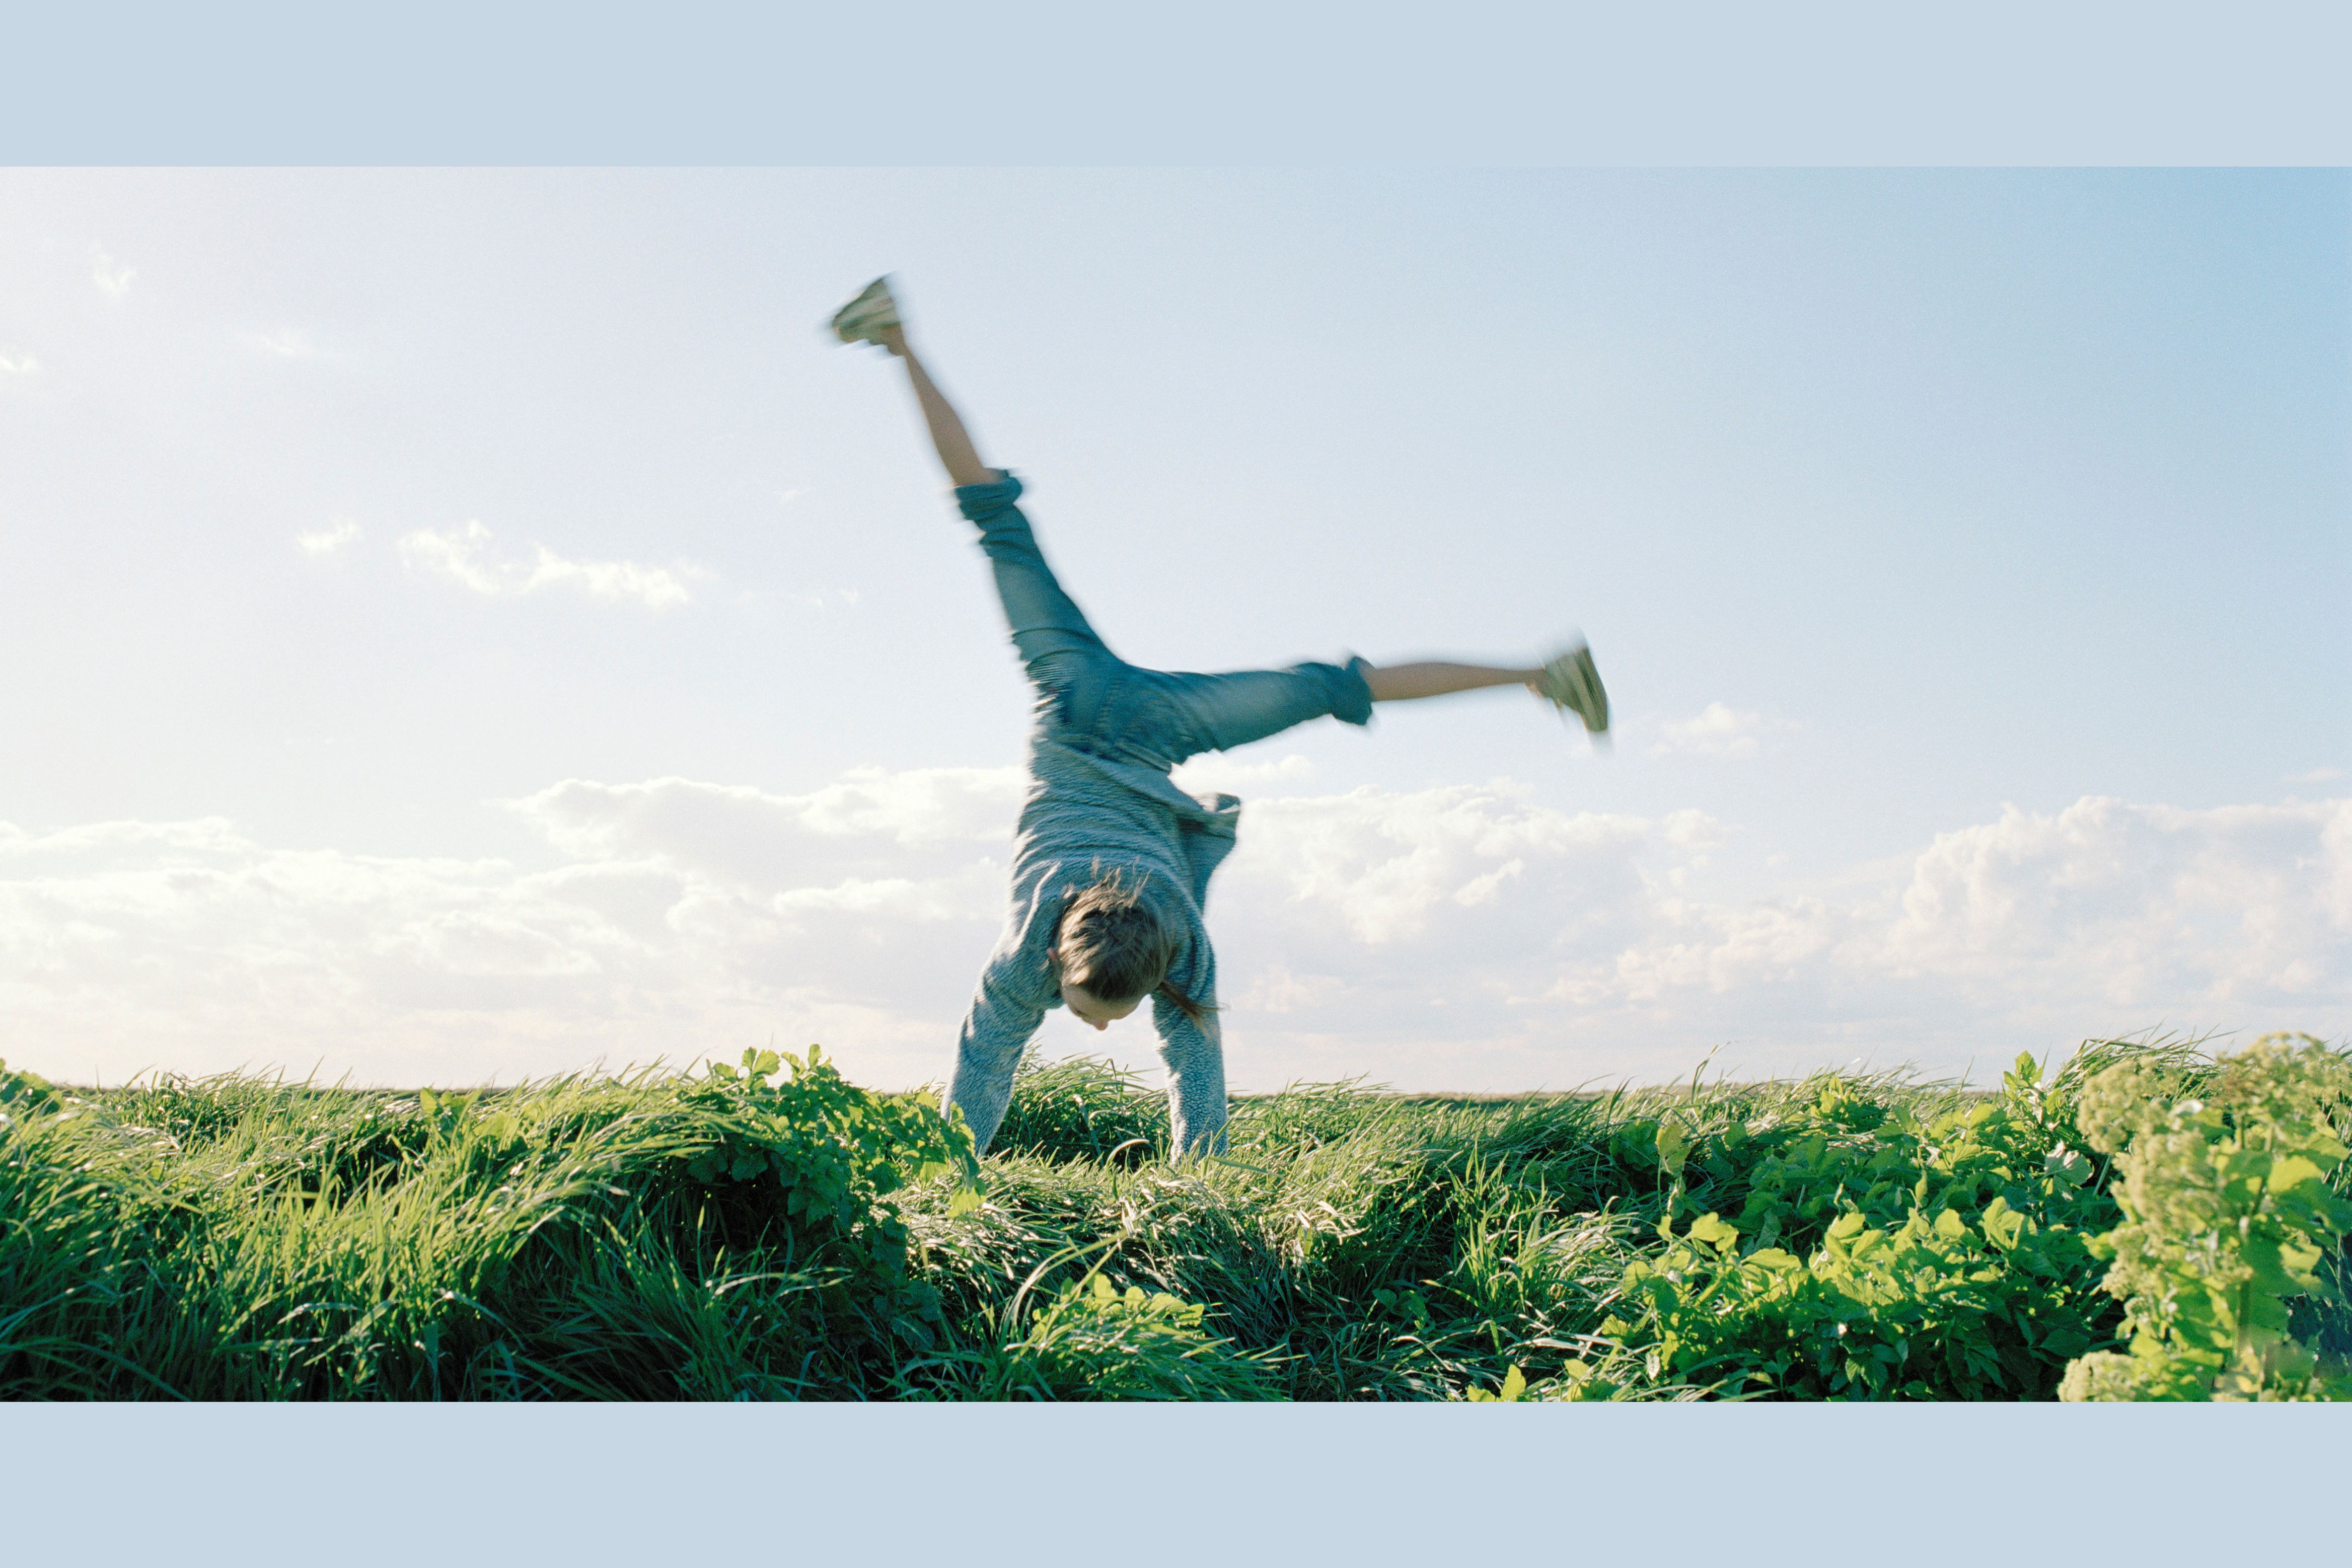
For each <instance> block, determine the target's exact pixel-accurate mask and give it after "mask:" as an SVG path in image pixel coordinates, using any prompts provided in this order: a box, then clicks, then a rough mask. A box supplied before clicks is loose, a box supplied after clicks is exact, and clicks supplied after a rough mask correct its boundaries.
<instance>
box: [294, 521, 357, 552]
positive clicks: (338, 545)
mask: <svg viewBox="0 0 2352 1568" xmlns="http://www.w3.org/2000/svg"><path fill="white" fill-rule="evenodd" d="M359 538H360V525H359V522H358V520H357V519H356V518H352V517H332V518H330V519H328V523H327V526H326V527H325V528H319V529H315V530H313V531H312V532H310V533H302V534H296V535H295V536H294V542H295V543H296V544H297V545H299V546H300V547H301V549H302V553H303V554H304V555H307V556H311V557H314V558H316V557H321V556H331V555H338V554H341V552H342V551H344V550H346V549H350V548H351V547H352V545H355V544H357V543H358V542H359Z"/></svg>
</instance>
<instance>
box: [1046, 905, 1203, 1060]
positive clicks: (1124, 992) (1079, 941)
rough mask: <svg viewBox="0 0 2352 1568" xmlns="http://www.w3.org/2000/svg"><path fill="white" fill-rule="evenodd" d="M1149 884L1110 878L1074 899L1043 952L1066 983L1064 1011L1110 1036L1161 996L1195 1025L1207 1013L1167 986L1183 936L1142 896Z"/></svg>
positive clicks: (1180, 929)
mask: <svg viewBox="0 0 2352 1568" xmlns="http://www.w3.org/2000/svg"><path fill="white" fill-rule="evenodd" d="M1145 883H1146V879H1145V878H1144V877H1141V876H1139V875H1135V874H1132V873H1119V872H1117V871H1113V872H1111V873H1108V874H1107V875H1104V876H1102V877H1100V878H1098V879H1097V881H1096V882H1095V883H1093V885H1091V886H1089V887H1087V888H1085V889H1083V890H1081V891H1080V892H1079V893H1078V894H1076V895H1075V896H1073V897H1072V898H1071V900H1070V902H1069V903H1068V904H1066V906H1064V908H1063V910H1062V920H1061V925H1060V926H1059V927H1058V929H1057V930H1056V931H1055V938H1054V945H1053V946H1051V947H1048V948H1047V949H1046V950H1045V957H1046V959H1047V960H1048V961H1049V962H1050V963H1052V964H1053V966H1054V967H1055V972H1056V973H1057V974H1058V975H1059V977H1060V978H1061V982H1062V1005H1063V1006H1064V1007H1066V1008H1068V1009H1070V1015H1071V1016H1072V1017H1073V1018H1076V1019H1078V1020H1079V1021H1080V1022H1082V1023H1087V1024H1090V1025H1092V1026H1093V1027H1094V1028H1096V1029H1108V1028H1109V1027H1110V1026H1111V1025H1112V1024H1114V1023H1116V1022H1118V1020H1119V1019H1123V1018H1125V1017H1127V1016H1128V1015H1129V1013H1131V1012H1133V1011H1135V1009H1137V1008H1139V1007H1140V1006H1142V1005H1143V998H1146V997H1148V996H1150V995H1151V994H1152V993H1153V992H1155V991H1157V992H1159V993H1160V994H1161V995H1163V996H1166V997H1168V998H1170V999H1171V1000H1172V1001H1173V1002H1175V1004H1176V1005H1177V1006H1178V1007H1180V1008H1182V1009H1184V1011H1185V1012H1186V1013H1187V1014H1188V1015H1190V1016H1191V1017H1192V1018H1193V1019H1195V1020H1196V1021H1197V1020H1198V1019H1200V1018H1201V1017H1202V1014H1203V1012H1204V1011H1205V1009H1202V1008H1201V1007H1200V1006H1199V1004H1197V1003H1195V1002H1194V1001H1193V1000H1192V998H1190V997H1187V996H1185V995H1184V994H1183V993H1182V992H1181V991H1179V990H1177V989H1176V988H1175V987H1173V986H1171V985H1170V984H1169V983H1168V967H1169V965H1170V964H1171V963H1173V962H1174V961H1175V958H1176V953H1177V950H1178V948H1179V947H1180V946H1181V945H1182V943H1183V940H1184V936H1185V933H1184V928H1183V927H1182V926H1181V925H1179V924H1178V923H1177V922H1176V920H1175V919H1173V918H1172V917H1171V915H1169V914H1168V912H1167V911H1165V910H1164V909H1162V908H1161V907H1160V902H1159V901H1158V900H1155V899H1148V898H1146V897H1144V896H1143V893H1144V887H1145Z"/></svg>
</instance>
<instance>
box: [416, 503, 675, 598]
mask: <svg viewBox="0 0 2352 1568" xmlns="http://www.w3.org/2000/svg"><path fill="white" fill-rule="evenodd" d="M489 546H490V530H489V529H488V528H486V527H484V526H483V524H482V523H481V522H480V521H479V520H478V519H476V520H469V521H467V522H466V523H464V524H462V525H460V526H459V527H457V528H447V529H443V530H440V531H438V532H436V531H435V530H434V529H431V528H419V529H418V530H416V531H415V533H412V534H409V535H408V536H406V537H405V538H403V539H402V540H401V541H400V559H401V560H402V562H403V563H404V565H406V566H407V567H409V568H410V569H411V570H416V571H423V572H425V573H428V574H430V575H433V576H437V577H446V578H447V579H449V580H451V581H453V582H457V583H458V584H460V585H462V586H464V587H466V588H468V589H471V590H472V591H475V592H476V593H480V594H486V595H488V597H490V598H493V599H517V598H520V597H521V596H523V595H525V594H530V593H538V592H541V591H545V590H548V589H563V590H569V591H573V592H579V593H584V594H586V595H588V597H589V598H591V599H605V600H630V601H635V602H636V603H639V604H642V605H644V606H645V607H646V609H648V610H670V609H674V608H676V607H677V606H678V605H681V604H684V603H687V602H688V601H690V600H692V599H693V597H694V595H693V592H692V591H691V590H690V589H688V586H687V580H688V579H689V578H693V577H698V576H703V575H706V574H704V573H702V572H700V571H699V570H698V569H696V568H693V567H686V566H681V567H678V568H676V569H674V570H673V569H670V568H667V567H654V566H641V565H639V564H638V563H637V562H635V561H633V560H566V559H564V558H563V557H562V556H560V555H557V554H556V553H555V552H554V551H553V550H551V549H548V548H547V547H546V546H545V545H539V546H536V547H534V549H535V553H534V555H533V558H532V559H530V560H529V561H520V560H492V559H488V554H487V552H488V549H489Z"/></svg>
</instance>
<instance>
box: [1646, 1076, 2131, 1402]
mask: <svg viewBox="0 0 2352 1568" xmlns="http://www.w3.org/2000/svg"><path fill="white" fill-rule="evenodd" d="M2083 1082H2084V1071H2083V1070H2074V1071H2064V1072H2061V1073H2060V1074H2059V1075H2057V1077H2056V1078H2055V1079H2054V1080H2053V1082H2050V1083H2048V1084H2046V1085H2045V1084H2044V1083H2043V1082H2042V1073H2041V1071H2040V1070H2039V1069H2038V1067H2037V1066H2036V1064H2035V1062H2034V1061H2033V1059H2032V1057H2030V1056H2024V1057H2020V1058H2019V1059H2018V1061H2017V1064H2016V1066H2015V1068H2014V1069H2013V1070H2012V1071H2011V1072H2010V1073H2008V1074H2007V1075H2006V1076H2005V1077H2004V1078H2003V1080H2002V1089H2001V1093H2000V1096H1999V1098H1997V1099H1992V1100H1986V1101H1979V1102H1978V1103H1973V1104H1969V1103H1952V1104H1948V1105H1944V1106H1940V1107H1937V1106H1932V1105H1931V1106H1929V1107H1927V1108H1926V1109H1925V1110H1924V1111H1923V1110H1922V1108H1920V1107H1917V1106H1914V1105H1906V1104H1901V1103H1898V1104H1895V1105H1893V1106H1888V1105H1885V1104H1883V1103H1875V1102H1874V1101H1873V1100H1871V1099H1868V1098H1865V1097H1864V1096H1863V1095H1861V1094H1859V1093H1858V1092H1856V1087H1855V1085H1853V1083H1852V1082H1849V1081H1845V1080H1840V1079H1832V1080H1828V1081H1826V1082H1822V1083H1820V1085H1819V1087H1818V1092H1816V1093H1815V1094H1814V1095H1813V1096H1812V1099H1811V1104H1810V1105H1805V1104H1802V1103H1800V1105H1799V1106H1798V1107H1795V1108H1794V1109H1795V1114H1793V1115H1790V1116H1787V1117H1785V1118H1784V1119H1782V1120H1780V1121H1779V1122H1778V1123H1777V1124H1774V1125H1771V1126H1769V1127H1763V1128H1756V1127H1751V1126H1749V1125H1748V1124H1746V1123H1745V1122H1744V1121H1739V1120H1735V1121H1733V1122H1731V1123H1730V1124H1728V1125H1727V1126H1726V1127H1725V1128H1724V1129H1723V1131H1722V1133H1721V1134H1719V1135H1718V1136H1717V1138H1715V1139H1713V1140H1711V1141H1710V1145H1711V1146H1710V1145H1702V1144H1701V1143H1699V1142H1698V1141H1696V1140H1694V1139H1692V1138H1691V1136H1690V1135H1689V1134H1688V1133H1687V1132H1686V1131H1685V1129H1683V1128H1682V1127H1681V1126H1680V1125H1679V1124H1675V1123H1673V1122H1671V1121H1670V1122H1668V1123H1665V1124H1662V1126H1661V1130H1660V1132H1659V1133H1658V1134H1656V1142H1657V1145H1658V1148H1659V1151H1660V1155H1661V1161H1662V1168H1663V1169H1664V1171H1665V1172H1666V1173H1667V1175H1668V1176H1669V1179H1670V1181H1671V1183H1672V1189H1671V1194H1670V1201H1669V1202H1668V1204H1667V1206H1666V1209H1665V1212H1664V1214H1662V1215H1661V1216H1660V1218H1659V1219H1658V1222H1657V1236H1658V1239H1659V1240H1660V1242H1661V1243H1662V1244H1663V1246H1662V1249H1660V1251H1659V1252H1657V1253H1656V1254H1655V1255H1654V1256H1650V1257H1643V1258H1637V1259H1635V1260H1633V1262H1631V1263H1630V1264H1628V1265H1627V1267H1626V1270H1625V1273H1624V1280H1623V1283H1622V1302H1621V1303H1620V1305H1619V1306H1618V1308H1617V1310H1616V1312H1614V1313H1612V1316H1611V1317H1610V1319H1609V1320H1608V1321H1607V1322H1604V1323H1603V1324H1602V1325H1601V1333H1602V1335H1603V1336H1604V1338H1606V1339H1609V1340H1611V1341H1612V1342H1614V1343H1617V1344H1619V1345H1621V1346H1622V1347H1623V1348H1625V1349H1627V1350H1630V1351H1633V1352H1636V1353H1638V1354H1640V1355H1641V1357H1642V1359H1643V1368H1644V1371H1645V1373H1646V1374H1647V1375H1648V1376H1649V1377H1651V1378H1652V1379H1659V1378H1664V1377H1668V1376H1672V1377H1676V1378H1681V1379H1685V1380H1688V1381H1690V1382H1693V1383H1696V1384H1701V1385H1711V1386H1713V1387H1715V1388H1717V1390H1718V1391H1720V1392H1721V1393H1723V1394H1726V1395H1744V1396H1759V1395H1762V1396H1777V1397H1782V1398H1800V1399H1884V1398H1912V1399H1950V1398H1959V1399H1988V1398H1990V1399H2013V1398H2047V1397H2048V1396H2050V1393H2051V1392H2052V1390H2053V1389H2054V1387H2055V1386H2056V1384H2057V1381H2058V1378H2059V1376H2060V1375H2062V1373H2063V1368H2064V1366H2065V1364H2067V1362H2068V1361H2069V1360H2070V1359H2071V1358H2073V1357H2075V1356H2079V1355H2081V1354H2083V1353H2084V1352H2085V1351H2087V1350H2089V1349H2090V1348H2091V1347H2092V1346H2093V1345H2095V1344H2097V1343H2102V1342H2103V1341H2105V1339H2106V1338H2107V1337H2108V1331H2107V1327H2106V1324H2107V1321H2108V1320H2109V1319H2110V1318H2111V1316H2112V1304H2111V1303H2109V1302H2107V1301H2105V1300H2104V1299H2102V1298H2101V1297H2099V1296H2098V1295H2097V1294H2096V1293H2095V1291H2094V1290H2093V1289H2092V1285H2091V1280H2090V1277H2089V1276H2090V1272H2091V1270H2090V1267H2089V1261H2088V1260H2089V1252H2088V1250H2087V1245H2086V1236H2087V1234H2088V1233H2089V1232H2090V1231H2092V1230H2094V1229H2095V1228H2098V1227H2099V1226H2101V1225H2102V1224H2104V1223H2105V1220H2106V1219H2108V1218H2111V1217H2112V1216H2113V1213H2114V1209H2113V1206H2112V1205H2111V1204H2110V1203H2109V1202H2108V1200H2107V1199H2106V1198H2105V1196H2104V1195H2103V1194H2102V1193H2101V1192H2100V1191H2099V1190H2098V1189H2097V1186H2096V1185H2095V1183H2094V1182H2093V1181H2092V1179H2091V1178H2092V1176H2093V1171H2092V1166H2091V1162H2090V1160H2089V1159H2088V1158H2087V1157H2086V1156H2084V1155H2083V1154H2082V1152H2081V1151H2080V1150H2078V1149H2075V1148H2074V1147H2073V1146H2072V1145H2071V1143H2070V1142H2069V1140H2070V1139H2072V1138H2074V1135H2075V1134H2074V1125H2073V1118H2072V1108H2073V1101H2074V1096H2075V1094H2076V1093H2078V1092H2080V1089H2081V1086H2082V1083H2083ZM1695 1165H1696V1166H1701V1167H1704V1168H1706V1170H1707V1171H1708V1173H1709V1174H1710V1175H1711V1176H1715V1177H1716V1179H1717V1185H1719V1186H1726V1187H1729V1188H1732V1189H1734V1190H1736V1189H1737V1188H1738V1187H1739V1186H1745V1189H1746V1192H1745V1198H1744V1201H1743V1202H1742V1204H1741V1206H1740V1207H1739V1209H1738V1212H1737V1218H1736V1219H1727V1218H1724V1216H1723V1214H1722V1213H1720V1212H1718V1211H1717V1210H1716V1209H1714V1208H1711V1207H1710V1208H1708V1209H1707V1210H1706V1212H1703V1213H1700V1214H1698V1215H1696V1218H1693V1219H1692V1221H1691V1222H1690V1223H1689V1224H1688V1226H1687V1227H1686V1228H1683V1229H1681V1230H1679V1231H1678V1230H1677V1229H1676V1228H1675V1218H1676V1216H1677V1214H1679V1213H1682V1212H1687V1211H1688V1210H1689V1209H1690V1208H1693V1207H1697V1206H1696V1204H1695V1203H1694V1202H1692V1201H1691V1198H1690V1195H1689V1194H1688V1193H1686V1192H1685V1190H1684V1186H1685V1173H1686V1172H1687V1171H1688V1170H1689V1169H1690V1168H1691V1167H1692V1166H1695ZM1740 1178H1744V1180H1742V1179H1740Z"/></svg>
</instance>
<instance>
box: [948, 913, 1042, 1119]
mask: <svg viewBox="0 0 2352 1568" xmlns="http://www.w3.org/2000/svg"><path fill="white" fill-rule="evenodd" d="M1018 962H1019V958H1018V956H1017V954H1016V955H1004V954H1000V955H999V956H996V957H994V958H992V959H990V960H989V964H988V967H987V968H986V969H984V970H982V972H981V977H980V989H979V991H978V992H977V993H976V994H975V995H974V996H973V997H972V998H971V1011H970V1012H968V1013H966V1014H965V1015H964V1020H963V1037H962V1039H961V1040H960V1041H959V1042H958V1044H957V1047H956V1068H955V1077H954V1079H953V1080H952V1081H950V1083H949V1084H948V1092H947V1097H946V1099H945V1100H944V1101H943V1102H942V1103H941V1104H940V1111H941V1112H942V1113H945V1112H947V1111H948V1110H950V1108H956V1107H961V1110H962V1111H963V1119H964V1124H965V1125H967V1126H969V1127H970V1128H971V1140H972V1146H973V1147H974V1148H976V1149H980V1150H985V1149H986V1148H987V1147H988V1141H989V1140H990V1139H991V1138H993V1137H994V1136H996V1129H997V1127H998V1126H999V1125H1001V1124H1003V1121H1004V1112H1005V1108H1006V1107H1007V1106H1009V1105H1011V1104H1012V1103H1013V1071H1014V1070H1015V1069H1017V1068H1018V1067H1019V1066H1020V1065H1021V1053H1022V1052H1023V1051H1025V1050H1027V1049H1028V1046H1029V1041H1030V1040H1031V1039H1032V1038H1033V1037H1034V1036H1035V1034H1036V1032H1037V1026H1038V1025H1039V1024H1041V1023H1043V1022H1045V1007H1044V1005H1043V1004H1042V1003H1040V1002H1038V1001H1036V1000H1035V999H1034V996H1033V994H1032V992H1031V989H1030V988H1027V987H1024V986H1023V985H1022V984H1021V983H1020V981H1019V977H1017V976H1016V975H1015V974H1014V973H1013V965H1015V964H1017V963H1018Z"/></svg>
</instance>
